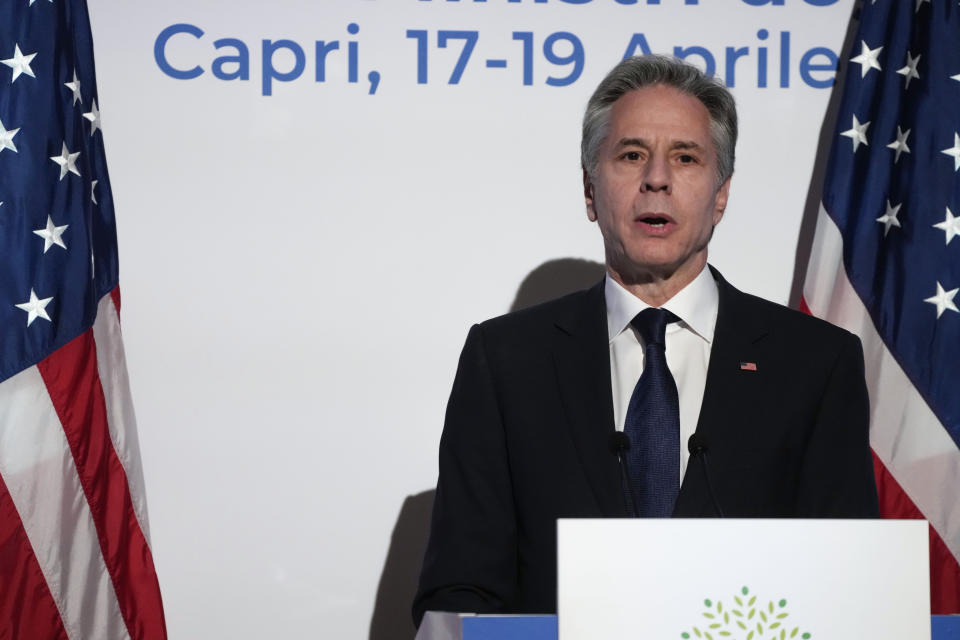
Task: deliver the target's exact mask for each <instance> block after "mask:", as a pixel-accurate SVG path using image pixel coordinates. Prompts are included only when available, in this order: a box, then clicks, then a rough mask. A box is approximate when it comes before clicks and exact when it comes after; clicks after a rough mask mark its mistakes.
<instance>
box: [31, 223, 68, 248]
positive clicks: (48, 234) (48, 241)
mask: <svg viewBox="0 0 960 640" xmlns="http://www.w3.org/2000/svg"><path fill="white" fill-rule="evenodd" d="M69 226H70V225H68V224H65V225H61V226H59V227H58V226H56V225H55V224H53V218H51V217H50V216H49V215H48V216H47V226H46V228H44V229H34V231H33V232H34V233H35V234H36V235H38V236H40V237H41V238H43V252H44V253H46V252H47V251H49V250H50V247H52V246H53V245H57V246H58V247H63V248H64V249H66V248H67V245H66V244H64V242H63V238H62V236H63V232H64V231H66V229H67V227H69Z"/></svg>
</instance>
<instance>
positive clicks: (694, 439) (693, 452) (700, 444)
mask: <svg viewBox="0 0 960 640" xmlns="http://www.w3.org/2000/svg"><path fill="white" fill-rule="evenodd" d="M687 451H689V452H690V461H689V462H688V464H693V459H694V458H699V460H700V466H701V468H702V469H703V477H704V479H706V481H707V493H709V494H710V501H711V502H713V508H714V509H715V510H716V512H717V515H718V516H720V517H721V518H725V517H726V516H724V515H723V509H721V508H720V503H719V502H718V501H717V495H716V494H715V493H714V492H713V483H712V482H710V469H709V468H708V466H707V451H709V447H707V443H706V440H704V438H703V436H701V435H700V434H699V433H694V434H693V435H692V436H690V439H689V440H687Z"/></svg>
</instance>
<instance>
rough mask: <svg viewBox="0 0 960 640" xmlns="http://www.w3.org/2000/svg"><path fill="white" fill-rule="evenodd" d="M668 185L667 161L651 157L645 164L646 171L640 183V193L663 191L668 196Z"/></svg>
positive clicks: (668, 167) (668, 171) (668, 166)
mask: <svg viewBox="0 0 960 640" xmlns="http://www.w3.org/2000/svg"><path fill="white" fill-rule="evenodd" d="M670 184H671V182H670V165H669V163H668V162H667V159H666V158H661V157H658V156H656V155H654V156H652V157H651V158H650V160H649V161H648V162H647V166H646V171H644V174H643V180H642V181H641V183H640V191H642V192H647V191H663V192H665V193H667V194H669V193H670Z"/></svg>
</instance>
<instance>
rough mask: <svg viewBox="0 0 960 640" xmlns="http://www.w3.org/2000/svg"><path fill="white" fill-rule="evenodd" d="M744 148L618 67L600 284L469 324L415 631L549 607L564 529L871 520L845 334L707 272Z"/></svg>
mask: <svg viewBox="0 0 960 640" xmlns="http://www.w3.org/2000/svg"><path fill="white" fill-rule="evenodd" d="M736 136H737V120H736V110H735V106H734V102H733V98H732V97H731V95H730V94H729V92H728V91H727V90H726V89H725V88H724V87H723V86H722V85H720V84H719V83H718V82H716V81H714V80H713V79H711V78H707V77H706V76H704V75H703V74H702V73H701V72H700V71H699V70H697V69H695V68H694V67H691V66H689V65H687V64H685V63H683V62H680V61H678V60H675V59H671V58H665V57H659V56H645V57H640V58H631V59H628V60H625V61H623V62H622V63H620V64H619V65H618V66H617V67H616V68H614V69H613V71H611V72H610V74H609V75H608V76H607V77H606V78H605V79H604V80H603V81H602V82H601V84H600V86H599V87H598V88H597V90H596V92H595V93H594V94H593V97H592V98H591V99H590V102H589V104H588V106H587V110H586V115H585V117H584V124H583V140H582V148H581V153H582V158H581V159H582V163H583V175H584V192H585V198H586V208H587V216H588V218H589V219H590V220H591V221H595V222H597V224H598V226H599V227H600V232H601V234H602V236H603V242H604V248H605V253H606V266H607V276H606V278H605V280H604V281H603V282H601V283H599V284H598V285H597V286H595V287H593V288H592V289H590V290H587V291H583V292H580V293H575V294H572V295H569V296H566V297H564V298H560V299H558V300H555V301H552V302H548V303H546V304H543V305H540V306H538V307H534V308H531V309H527V310H523V311H519V312H517V313H513V314H509V315H507V316H503V317H500V318H495V319H493V320H489V321H487V322H484V323H482V324H480V325H477V326H474V327H473V328H472V329H471V331H470V334H469V336H468V337H467V342H466V345H465V346H464V349H463V353H462V355H461V359H460V365H459V369H458V372H457V377H456V380H455V382H454V386H453V391H452V393H451V396H450V402H449V405H448V408H447V416H446V423H445V426H444V431H443V436H442V439H441V443H440V477H439V480H438V483H437V494H436V500H435V504H434V513H433V523H432V529H431V535H430V543H429V546H428V549H427V553H426V556H425V558H424V563H423V571H422V574H421V579H420V588H419V592H418V594H417V598H416V600H415V602H414V617H415V620H416V621H417V622H418V623H419V620H420V618H421V617H422V615H423V613H424V612H425V611H427V610H446V611H471V612H480V613H489V612H520V613H538V612H553V611H556V520H557V519H558V518H570V517H626V516H630V515H639V516H641V517H669V516H671V515H672V516H674V517H714V516H721V515H723V516H731V517H877V515H878V508H877V496H876V487H875V485H874V480H873V471H872V460H871V455H870V450H869V442H868V434H867V429H868V403H867V392H866V386H865V383H864V378H863V354H862V350H861V347H860V342H859V340H858V339H857V338H856V337H855V336H853V335H852V334H850V333H848V332H846V331H844V330H842V329H838V328H836V327H834V326H832V325H829V324H827V323H825V322H822V321H820V320H817V319H815V318H811V317H809V316H806V315H803V314H800V313H798V312H795V311H791V310H788V309H786V308H784V307H781V306H780V305H776V304H773V303H771V302H767V301H764V300H761V299H759V298H756V297H753V296H749V295H746V294H744V293H741V292H740V291H738V290H736V289H734V288H733V287H732V286H730V285H729V284H728V283H727V282H726V281H725V280H724V279H723V278H722V277H721V276H720V274H719V273H718V272H717V271H715V270H713V269H712V268H711V267H708V266H707V245H708V243H709V241H710V238H711V236H712V234H713V229H714V227H715V226H716V225H717V223H719V222H720V219H721V218H722V217H723V213H724V209H725V207H726V204H727V197H728V194H729V190H730V178H731V175H732V174H733V165H734V146H735V144H736ZM617 431H623V432H624V434H625V435H624V436H619V437H618V436H614V435H613V434H614V433H615V432H617ZM694 434H696V435H694ZM691 436H692V438H691ZM688 439H689V440H690V446H691V449H692V450H693V452H694V453H693V454H692V455H688V453H687V442H688ZM619 460H622V463H623V466H621V462H620V461H619ZM681 478H682V483H681Z"/></svg>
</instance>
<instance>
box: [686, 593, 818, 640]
mask: <svg viewBox="0 0 960 640" xmlns="http://www.w3.org/2000/svg"><path fill="white" fill-rule="evenodd" d="M727 602H730V605H729V606H727V605H726V604H724V603H723V601H721V600H717V601H716V602H714V601H712V600H710V599H709V598H708V599H706V600H704V601H703V606H704V607H706V611H704V612H703V613H702V614H701V615H702V616H703V618H704V621H703V623H702V624H701V625H700V626H693V627H692V628H691V630H690V631H684V632H682V633H681V634H680V637H681V638H684V640H690V639H691V638H702V639H703V640H809V639H810V638H812V637H813V636H812V635H811V634H810V632H809V631H801V630H800V627H799V626H794V625H793V624H792V622H788V621H787V618H789V617H790V613H789V612H788V611H787V609H786V606H787V601H786V600H785V599H783V598H781V599H780V600H779V601H777V602H774V601H773V600H768V601H767V602H764V601H763V599H762V598H761V599H758V598H757V596H756V595H751V594H750V589H748V588H747V587H743V588H742V589H740V593H738V594H736V595H734V596H733V600H732V601H729V600H728V601H727Z"/></svg>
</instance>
